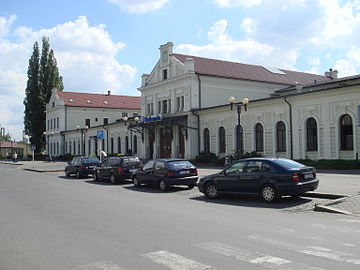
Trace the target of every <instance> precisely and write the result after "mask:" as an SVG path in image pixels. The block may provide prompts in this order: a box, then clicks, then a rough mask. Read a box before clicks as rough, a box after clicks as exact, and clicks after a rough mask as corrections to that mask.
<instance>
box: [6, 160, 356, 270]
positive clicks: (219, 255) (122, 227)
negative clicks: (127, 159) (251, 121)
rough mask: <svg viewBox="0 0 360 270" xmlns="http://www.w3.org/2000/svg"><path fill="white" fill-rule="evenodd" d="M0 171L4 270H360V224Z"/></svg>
mask: <svg viewBox="0 0 360 270" xmlns="http://www.w3.org/2000/svg"><path fill="white" fill-rule="evenodd" d="M311 203H313V201H312V200H311V199H307V198H300V199H293V198H285V199H283V200H282V201H281V202H279V203H276V204H267V203H263V202H261V201H260V200H259V199H257V198H252V197H226V198H223V199H220V200H217V201H214V202H213V201H209V200H207V199H205V198H204V197H203V196H202V195H201V194H200V193H199V192H198V191H197V189H193V190H188V189H185V188H174V189H171V190H170V191H169V192H166V193H160V192H159V191H157V190H156V189H154V188H148V187H141V188H134V187H133V186H132V185H131V184H128V183H127V184H122V185H117V186H113V185H110V184H108V183H104V182H94V181H92V179H90V178H88V179H81V180H77V179H75V178H65V177H63V176H62V175H61V174H59V173H43V174H41V173H36V172H26V171H22V170H19V169H17V168H16V167H14V166H9V165H0V269H1V270H12V269H16V270H22V269H24V270H25V269H26V270H32V269H34V270H35V269H36V270H42V269H44V270H58V269H59V270H95V269H102V270H130V269H144V270H145V269H146V270H153V269H157V270H158V269H159V270H162V269H173V270H180V269H182V270H190V269H191V270H195V269H196V270H199V269H201V270H202V269H223V270H232V269H237V270H238V269H295V270H298V269H359V267H360V219H359V218H355V217H347V216H342V215H335V214H327V213H318V212H313V211H311V210H309V207H308V206H309V205H311Z"/></svg>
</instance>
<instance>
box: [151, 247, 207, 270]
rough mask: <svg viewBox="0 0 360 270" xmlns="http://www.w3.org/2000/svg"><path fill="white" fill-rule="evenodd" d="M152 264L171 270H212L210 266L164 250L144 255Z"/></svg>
mask: <svg viewBox="0 0 360 270" xmlns="http://www.w3.org/2000/svg"><path fill="white" fill-rule="evenodd" d="M144 256H145V257H147V258H149V259H150V260H152V261H153V262H156V263H159V264H162V265H165V266H166V267H167V268H169V269H172V270H207V269H212V268H211V266H209V265H206V264H203V263H199V262H197V261H194V260H190V259H188V258H185V257H183V256H181V255H178V254H176V253H171V252H168V251H166V250H159V251H155V252H150V253H146V254H144Z"/></svg>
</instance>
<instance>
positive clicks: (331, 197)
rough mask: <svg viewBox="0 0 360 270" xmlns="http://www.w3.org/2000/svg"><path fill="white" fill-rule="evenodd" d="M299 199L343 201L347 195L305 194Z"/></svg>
mask: <svg viewBox="0 0 360 270" xmlns="http://www.w3.org/2000/svg"><path fill="white" fill-rule="evenodd" d="M301 197H310V198H321V199H344V198H347V197H349V195H344V194H334V193H322V192H307V193H304V194H302V195H301Z"/></svg>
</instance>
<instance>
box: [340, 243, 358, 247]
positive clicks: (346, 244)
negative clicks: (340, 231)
mask: <svg viewBox="0 0 360 270" xmlns="http://www.w3.org/2000/svg"><path fill="white" fill-rule="evenodd" d="M343 245H344V246H345V247H356V245H355V244H351V243H343Z"/></svg>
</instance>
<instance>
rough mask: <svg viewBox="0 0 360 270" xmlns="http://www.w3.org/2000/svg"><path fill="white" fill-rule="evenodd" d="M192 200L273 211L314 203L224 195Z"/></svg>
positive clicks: (304, 200)
mask: <svg viewBox="0 0 360 270" xmlns="http://www.w3.org/2000/svg"><path fill="white" fill-rule="evenodd" d="M190 199H191V200H195V201H199V202H204V203H209V204H223V205H233V206H244V207H256V208H272V209H285V208H291V207H298V206H304V205H306V204H309V203H311V202H312V200H311V199H309V198H304V197H290V196H286V197H283V198H281V199H279V200H278V201H276V202H274V203H268V202H264V201H263V200H262V199H261V198H259V197H257V196H249V195H222V196H221V197H219V198H218V199H215V200H211V199H208V198H207V197H206V196H205V195H196V196H194V197H191V198H190Z"/></svg>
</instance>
